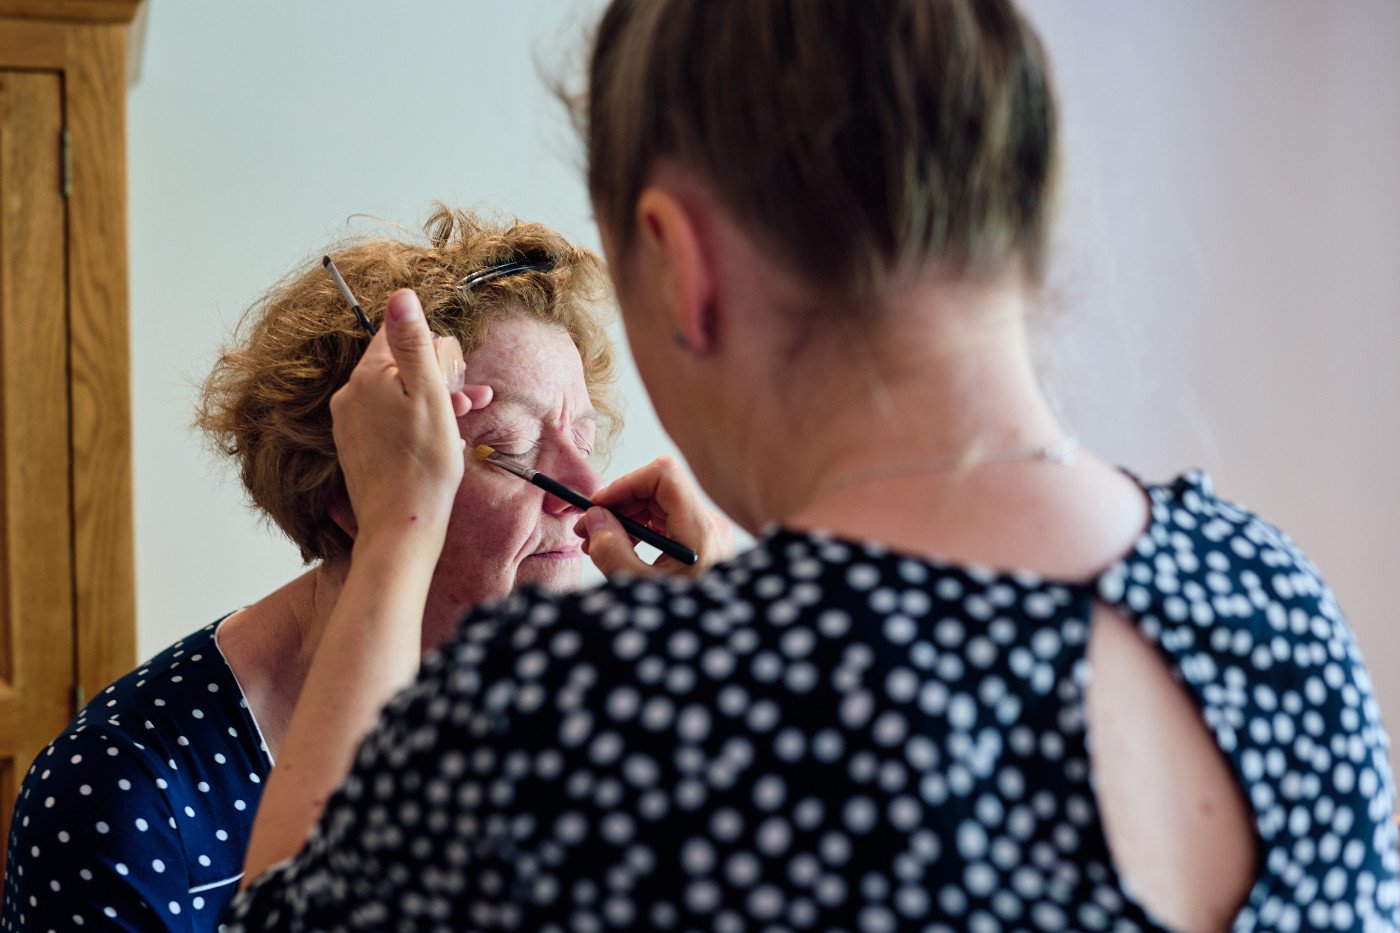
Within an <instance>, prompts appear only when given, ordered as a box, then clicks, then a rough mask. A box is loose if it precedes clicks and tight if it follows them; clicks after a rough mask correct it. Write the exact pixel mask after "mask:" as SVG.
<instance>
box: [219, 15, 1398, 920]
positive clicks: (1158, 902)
mask: <svg viewBox="0 0 1400 933" xmlns="http://www.w3.org/2000/svg"><path fill="white" fill-rule="evenodd" d="M579 107H580V115H581V123H582V125H583V127H584V133H585V140H586V145H587V154H588V185H589V190H590V193H591V195H592V198H593V204H594V207H595V212H596V215H597V217H598V221H599V225H600V228H601V232H602V237H603V242H604V244H605V247H606V252H607V255H608V259H609V262H610V270H611V274H612V276H613V279H614V282H615V284H616V288H617V294H618V298H619V302H620V304H621V307H622V310H623V321H624V323H625V325H626V330H627V335H628V340H629V343H630V344H631V347H632V351H633V354H634V356H635V358H636V361H637V366H638V369H639V370H640V372H641V375H642V378H643V380H644V382H645V384H646V387H647V390H648V392H649V394H650V396H651V399H652V401H653V403H654V404H655V407H656V411H657V413H658V414H659V416H660V418H661V421H662V423H663V424H664V425H665V427H666V429H667V430H668V431H669V432H670V434H671V436H672V437H673V438H674V439H675V441H676V443H677V445H678V446H679V447H680V449H681V450H682V451H683V453H684V455H685V457H686V459H687V460H688V461H689V463H690V465H691V466H692V467H693V469H694V472H695V474H696V476H697V477H698V478H699V480H700V482H701V484H702V486H703V487H704V488H705V490H706V491H707V492H708V493H709V494H710V495H711V496H712V497H713V499H714V500H715V501H716V502H717V503H718V504H719V505H720V506H721V507H722V508H723V509H724V510H725V511H726V512H727V513H728V514H729V515H730V516H731V517H732V518H733V519H734V520H735V521H737V522H738V523H739V524H741V525H742V526H744V527H745V528H747V529H749V530H750V531H752V532H754V533H755V534H757V535H761V538H760V540H759V542H758V544H757V545H756V547H755V548H754V549H753V550H752V551H750V552H748V553H746V554H743V555H741V556H739V557H737V558H735V559H733V560H731V561H728V562H725V563H722V564H720V565H719V566H717V567H715V568H714V569H713V570H711V571H710V573H709V574H708V575H707V576H705V577H702V578H700V579H698V580H694V581H691V580H680V579H667V578H660V579H657V578H649V577H647V576H646V573H647V570H648V568H646V567H645V566H643V565H641V564H640V563H638V562H635V561H634V559H633V558H632V557H631V556H629V554H628V549H627V548H625V547H624V546H622V545H624V544H625V541H624V540H623V538H622V536H621V535H620V532H619V530H618V529H617V527H616V526H615V525H614V524H613V523H612V522H611V521H610V520H609V517H608V516H607V515H606V514H605V513H602V512H600V511H596V510H590V511H589V513H588V514H587V516H586V519H585V526H586V527H585V530H586V533H587V537H588V541H589V552H590V555H591V556H592V557H593V558H594V559H595V560H596V561H598V562H599V563H602V564H605V565H606V566H609V567H610V569H617V568H619V567H623V566H626V567H627V568H629V569H630V570H632V571H633V572H635V573H637V574H639V575H641V577H640V578H639V579H634V580H632V581H630V582H628V581H625V580H619V581H615V582H610V583H609V584H607V585H605V586H603V587H601V588H599V589H597V590H593V591H590V592H581V593H577V594H572V595H563V596H560V595H551V594H547V593H529V594H520V595H517V596H515V597H513V598H511V599H509V600H507V601H506V602H505V603H503V604H502V605H499V606H496V607H492V608H488V609H485V610H483V611H479V612H476V613H474V614H472V615H471V616H470V617H469V618H468V620H467V623H466V624H465V626H464V628H463V630H462V632H461V634H460V635H459V636H457V637H455V638H454V639H452V640H451V641H450V642H449V643H448V644H447V645H446V646H445V648H444V650H443V651H442V652H441V653H439V654H438V655H436V656H434V658H433V659H432V660H431V661H430V662H428V663H427V664H425V666H424V669H423V671H422V673H421V675H420V676H419V677H418V679H417V681H416V682H415V683H414V684H413V686H412V687H411V688H409V689H408V690H407V691H406V692H405V693H403V694H401V695H400V696H399V697H397V698H396V699H395V700H394V701H393V702H392V703H391V704H390V705H389V706H388V707H387V709H386V710H385V711H384V713H383V714H382V716H381V717H380V719H379V721H378V724H377V726H376V727H375V728H374V729H373V731H372V732H371V733H370V734H369V736H368V738H367V739H366V740H365V741H364V742H363V744H361V745H359V750H358V753H355V754H354V755H353V766H352V767H349V774H348V778H347V779H346V780H345V781H344V783H343V785H342V786H341V787H340V789H339V790H338V791H337V792H336V793H335V795H334V796H333V797H332V798H331V799H330V801H329V803H328V804H327V805H326V807H325V809H324V814H321V815H320V819H319V823H317V824H316V826H315V829H314V832H313V833H312V834H311V835H310V838H309V841H308V839H307V836H306V830H307V828H308V827H309V826H310V825H311V823H312V822H313V820H314V817H315V816H316V815H317V812H315V811H313V812H308V813H306V814H304V819H303V820H301V821H293V820H292V816H293V814H292V813H291V812H290V811H289V810H287V809H286V808H284V807H278V808H277V809H276V810H274V811H271V816H270V818H269V819H264V818H263V816H262V815H260V816H259V819H258V822H257V827H256V831H255V840H254V845H253V850H252V852H250V856H249V865H248V873H249V877H248V879H246V880H245V883H247V882H248V881H251V882H252V887H251V888H250V889H249V890H247V891H245V892H243V893H242V894H240V895H239V897H238V898H237V899H236V900H235V902H234V907H233V909H232V910H231V911H230V914H229V917H230V918H231V920H232V923H231V928H232V929H239V930H242V929H278V930H310V929H350V930H370V929H376V930H383V929H393V930H418V929H423V930H426V929H478V930H479V929H528V930H540V931H554V930H601V929H605V928H645V929H672V928H676V929H714V930H744V929H757V928H765V929H768V928H771V929H806V928H819V929H846V930H855V929H860V930H865V931H880V930H895V929H905V928H922V929H929V930H1001V929H1017V930H1040V931H1051V930H1078V931H1090V930H1110V929H1111V930H1117V931H1123V930H1166V929H1171V930H1177V931H1202V933H1204V931H1219V930H1225V929H1233V930H1285V929H1288V930H1305V929H1306V930H1322V929H1345V930H1362V929H1365V930H1384V931H1393V930H1395V929H1396V908H1397V902H1398V901H1400V887H1397V880H1396V868H1397V851H1396V831H1395V824H1394V822H1393V813H1394V809H1395V806H1394V805H1395V793H1394V784H1393V780H1392V775H1391V772H1390V767H1389V764H1388V758H1387V749H1388V741H1387V739H1386V735H1385V732H1384V730H1383V728H1382V726H1381V723H1380V722H1379V720H1378V713H1377V706H1376V702H1375V698H1374V697H1373V695H1372V692H1371V686H1370V684H1371V681H1370V678H1369V677H1368V675H1367V673H1366V671H1365V669H1364V667H1363V664H1362V661H1361V658H1360V655H1359V653H1358V651H1357V647H1356V644H1355V641H1354V640H1353V637H1352V634H1351V632H1350V630H1349V628H1348V626H1347V623H1346V621H1345V619H1344V618H1343V617H1342V614H1341V612H1340V610H1339V608H1338V605H1337V601H1336V599H1335V598H1334V597H1333V594H1332V593H1331V592H1330V591H1329V590H1328V588H1327V587H1326V586H1325V585H1324V583H1323V582H1322V580H1321V579H1320V578H1319V576H1318V573H1317V570H1316V569H1315V568H1314V567H1313V565H1312V564H1311V563H1310V562H1309V561H1308V559H1307V558H1306V557H1305V556H1304V555H1303V554H1302V553H1301V552H1300V551H1299V550H1298V548H1297V547H1296V545H1294V544H1293V543H1292V542H1291V541H1290V540H1289V539H1288V538H1287V537H1285V536H1284V535H1283V534H1282V533H1281V532H1279V531H1278V530H1277V529H1275V528H1274V527H1272V526H1271V525H1269V524H1268V523H1267V522H1265V521H1264V520H1263V519H1261V518H1259V517H1257V516H1255V515H1253V514H1251V513H1250V512H1249V511H1247V510H1245V509H1243V508H1241V507H1239V506H1236V505H1233V504H1231V503H1230V502H1229V501H1227V500H1225V499H1222V498H1219V497H1217V495H1216V493H1215V492H1214V491H1213V490H1212V487H1211V484H1210V482H1209V480H1208V479H1207V478H1206V477H1204V476H1202V475H1200V474H1197V473H1191V474H1187V475H1184V476H1181V477H1179V478H1177V479H1175V480H1172V481H1170V482H1167V483H1165V484H1160V485H1159V484H1154V483H1147V482H1144V481H1140V480H1138V479H1137V478H1135V477H1134V476H1132V475H1131V474H1129V473H1125V472H1123V471H1121V470H1119V469H1118V468H1116V467H1115V466H1114V465H1112V464H1110V463H1106V462H1104V461H1103V460H1101V459H1100V458H1099V457H1097V456H1095V455H1094V454H1093V453H1092V452H1091V451H1088V450H1083V449H1078V447H1077V445H1076V443H1075V440H1074V437H1073V435H1072V434H1071V433H1070V431H1069V430H1068V429H1067V427H1066V426H1065V425H1064V424H1062V423H1061V422H1060V421H1059V420H1058V419H1057V418H1056V417H1055V415H1054V413H1053V410H1052V408H1051V406H1050V405H1049V404H1047V401H1046V399H1045V397H1044V396H1043V395H1042V392H1041V390H1040V388H1039V386H1038V384H1037V380H1036V379H1035V376H1034V374H1033V372H1032V366H1031V353H1030V347H1029V346H1028V341H1029V338H1028V336H1027V328H1026V320H1027V317H1028V315H1029V314H1030V313H1031V309H1032V308H1033V307H1034V305H1035V302H1036V294H1037V288H1038V286H1039V284H1040V282H1041V279H1042V274H1043V271H1044V268H1045V264H1046V241H1047V237H1048V234H1047V231H1048V229H1049V227H1050V224H1051V220H1052V207H1053V204H1054V183H1055V177H1056V162H1057V159H1058V157H1059V142H1058V116H1057V109H1056V102H1055V98H1054V94H1053V92H1052V87H1051V78H1050V75H1049V72H1048V66H1047V62H1046V58H1045V54H1044V52H1043V49H1042V46H1041V43H1040V42H1039V40H1038V39H1037V37H1036V35H1035V33H1034V32H1033V30H1032V28H1031V26H1030V25H1029V23H1028V22H1027V21H1026V20H1025V19H1024V18H1023V16H1022V15H1021V14H1020V12H1019V11H1018V10H1017V9H1016V7H1015V6H1014V5H1012V4H1011V3H1010V2H1007V0H913V2H910V0H868V2H863V3H831V2H809V0H767V2H762V3H756V2H749V0H704V2H701V0H647V2H637V0H614V2H613V3H611V5H610V6H609V7H608V9H607V11H606V12H605V13H604V15H603V18H602V21H601V23H600V26H599V29H598V32H597V35H596V40H595V45H594V47H593V53H592V58H591V65H590V70H589V75H588V86H587V89H586V91H585V93H584V94H583V95H582V99H581V100H580V101H579ZM391 308H392V309H393V311H392V312H391V326H390V328H389V330H388V332H387V333H386V334H385V335H383V337H382V338H381V339H379V340H378V341H377V342H376V345H375V346H373V347H372V348H371V350H370V352H369V354H368V355H367V356H366V358H365V360H364V362H362V363H361V365H360V367H359V369H358V370H357V371H356V373H355V375H354V376H353V377H352V379H351V380H350V383H349V385H348V386H347V387H346V389H344V390H343V391H342V392H341V393H340V394H339V395H338V396H337V402H336V408H335V436H336V441H337V444H338V446H339V449H340V451H341V458H342V462H343V463H344V465H345V468H346V471H347V479H348V483H349V488H350V495H351V499H352V501H353V502H354V503H355V506H356V513H357V515H358V516H359V517H360V536H359V537H358V538H357V540H356V542H355V562H354V566H353V569H352V572H351V578H352V580H354V581H355V583H356V585H357V586H359V587H362V588H363V589H362V590H361V592H363V593H366V594H368V593H371V592H380V591H386V590H390V589H392V591H393V592H395V593H396V594H398V595H399V596H401V597H402V598H403V601H402V603H398V602H394V603H393V604H392V605H391V604H390V601H389V600H387V599H381V600H374V599H370V598H369V597H368V596H365V597H363V599H364V602H363V603H362V604H358V605H355V606H354V610H353V611H351V610H350V609H349V608H348V604H347V603H346V602H345V601H342V604H341V607H340V608H338V609H337V617H335V618H333V619H332V621H331V624H330V625H329V626H328V629H327V634H326V636H325V638H324V639H323V642H322V647H321V653H320V654H318V656H317V658H316V660H315V662H314V666H313V670H312V673H311V678H310V680H309V681H308V685H307V688H306V690H305V693H304V696H303V700H302V704H301V705H300V706H299V707H298V709H297V711H296V714H295V717H294V723H293V729H294V730H295V729H296V728H297V726H298V725H304V726H307V725H309V724H317V723H324V724H325V730H324V731H323V732H322V733H321V735H320V738H321V739H322V741H321V742H320V743H319V744H318V746H317V748H316V749H314V750H313V751H314V754H311V753H309V754H307V755H304V756H301V757H299V758H298V759H296V767H294V768H291V767H289V768H288V769H287V770H286V771H285V772H284V771H283V767H284V765H283V762H279V764H278V767H277V768H276V769H274V771H273V774H272V782H271V786H270V787H269V790H268V792H267V795H266V796H265V798H264V806H265V807H269V806H270V803H271V801H272V800H273V799H274V797H275V796H280V795H282V794H284V793H295V789H296V787H297V786H298V785H299V784H304V783H306V782H308V781H317V780H322V779H323V777H324V771H325V770H331V771H334V770H336V769H337V768H342V767H345V766H346V765H347V764H349V763H350V762H351V757H352V753H351V751H350V750H349V748H345V749H344V750H343V751H339V752H332V751H331V750H330V746H331V745H332V741H331V739H330V737H328V736H327V735H326V734H325V732H326V731H329V729H330V728H332V727H333V728H335V729H339V730H341V732H342V735H343V736H349V737H351V740H350V741H348V742H347V743H346V744H347V745H349V746H353V745H354V744H355V743H354V741H353V737H355V736H357V735H358V734H359V732H360V730H361V729H362V728H363V727H364V725H365V723H363V722H361V721H359V720H356V719H354V718H353V717H351V716H348V715H345V716H337V711H336V708H335V706H334V703H333V700H334V698H335V693H336V683H337V678H336V677H335V676H334V675H333V673H334V671H335V670H345V669H354V668H355V667H356V666H358V665H364V664H373V663H374V658H373V657H372V656H366V655H364V654H363V653H362V652H363V647H362V646H364V645H365V643H366V639H365V638H364V637H363V636H362V634H361V633H362V631H363V630H364V627H365V626H374V625H379V624H382V621H381V620H387V619H392V618H394V617H395V616H396V615H397V614H402V615H404V616H406V617H407V616H412V615H414V614H415V613H417V612H419V611H421V606H422V602H423V598H424V593H425V592H426V585H425V583H424V581H423V579H422V578H423V576H424V571H423V568H425V567H427V566H430V565H431V563H432V560H433V558H434V555H435V554H436V553H437V550H438V548H439V546H440V544H441V542H442V540H443V537H444V535H445V531H446V528H447V521H448V515H449V504H450V501H451V491H452V490H453V489H455V488H456V485H457V478H458V475H459V473H460V471H461V470H463V468H464V467H463V464H462V458H461V457H460V456H459V451H458V449H457V447H458V438H457V436H456V434H455V433H454V432H453V431H451V430H450V425H449V424H447V420H448V419H447V417H446V414H445V413H446V411H447V407H448V397H447V394H446V392H445V391H444V390H443V388H442V386H441V379H440V376H439V375H438V374H437V372H436V371H435V368H434V366H433V364H432V361H431V358H430V355H429V354H428V353H427V351H426V346H427V330H426V328H425V326H424V323H423V320H422V317H421V316H420V315H419V313H418V311H417V308H418V304H417V302H416V301H415V299H414V298H413V296H412V295H409V294H405V293H399V294H397V295H395V296H394V297H393V298H392V299H391ZM393 315H397V316H393ZM465 469H466V470H467V471H468V472H470V471H472V470H481V469H486V467H485V466H483V465H481V464H479V463H469V464H467V465H466V467H465ZM598 498H600V499H604V500H612V499H614V498H626V499H630V500H632V502H633V505H635V504H636V503H637V502H645V503H646V504H647V505H648V507H649V508H650V509H651V510H652V514H653V517H654V518H655V519H656V521H657V522H658V524H661V525H664V526H666V528H667V529H668V530H675V528H674V527H673V526H675V525H679V524H681V523H683V522H685V521H687V515H686V510H687V509H688V508H689V507H690V505H689V503H688V501H687V500H686V499H685V498H684V497H683V496H681V495H680V494H679V493H678V492H677V491H676V489H675V487H674V486H673V485H672V482H671V478H670V476H669V475H668V474H667V473H666V472H664V471H662V470H659V469H658V470H653V471H651V473H650V474H649V475H645V476H641V477H632V478H631V479H629V480H628V481H627V482H625V483H620V484H617V485H615V486H614V487H613V488H611V489H608V490H604V491H603V492H602V493H601V494H600V495H599V497H598ZM675 537H677V538H679V539H680V540H682V541H685V540H686V536H685V535H684V534H679V533H678V534H676V535H675ZM362 548H363V559H362ZM701 550H702V552H703V548H701ZM348 585H349V584H347V586H348ZM410 597H411V598H410ZM342 610H344V616H343V618H341V617H340V613H341V611H342ZM332 646H334V647H335V654H334V655H331V656H329V657H330V658H331V660H330V662H329V663H328V665H327V667H326V669H325V670H324V671H323V670H322V667H321V666H322V658H323V656H328V655H327V652H328V651H329V650H330V649H331V647H332ZM323 674H324V675H325V676H323ZM1090 739H1092V742H1091V741H1090ZM291 760H292V759H291V755H290V752H288V753H287V754H286V755H285V756H284V761H286V762H290V761H291ZM317 810H319V808H317ZM259 843H261V844H259ZM284 859H289V860H288V861H286V862H284V863H282V864H278V863H279V862H282V860H284ZM254 879H256V880H254Z"/></svg>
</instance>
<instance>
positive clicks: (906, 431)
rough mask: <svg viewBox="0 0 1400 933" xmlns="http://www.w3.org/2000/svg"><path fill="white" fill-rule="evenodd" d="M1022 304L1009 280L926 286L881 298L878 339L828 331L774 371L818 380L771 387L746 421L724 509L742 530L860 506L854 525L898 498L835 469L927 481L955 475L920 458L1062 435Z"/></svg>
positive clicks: (833, 518)
mask: <svg viewBox="0 0 1400 933" xmlns="http://www.w3.org/2000/svg"><path fill="white" fill-rule="evenodd" d="M1025 311H1026V308H1025V297H1024V294H1023V293H1022V292H1021V291H1020V290H1019V289H1010V288H995V287H977V286H968V285H957V286H933V287H929V288H926V289H921V290H917V291H914V292H911V293H910V294H908V295H906V296H904V297H903V299H902V300H901V301H899V302H897V303H893V304H892V305H891V306H890V307H887V308H886V309H885V310H884V311H883V314H882V316H883V318H884V320H885V321H887V322H888V323H887V324H886V325H884V326H883V327H882V330H881V335H880V336H878V337H876V338H873V339H872V338H870V337H868V336H867V337H864V338H863V339H862V340H860V341H855V340H846V341H830V342H829V343H828V345H827V346H826V347H818V348H814V349H813V350H812V353H813V354H814V355H820V357H821V359H820V361H813V362H814V363H815V365H812V364H809V363H808V361H805V360H804V361H803V362H802V364H801V366H800V368H799V367H798V366H794V365H791V364H789V365H787V366H784V367H781V368H777V369H775V370H774V371H777V372H783V373H785V374H791V373H793V372H797V371H802V372H810V373H819V374H820V378H815V379H808V380H806V381H805V382H803V383H802V384H801V385H787V386H784V387H781V388H778V389H775V392H774V393H773V394H774V397H775V403H774V406H773V409H772V411H771V413H770V414H769V416H768V417H766V418H759V419H755V421H754V426H755V427H756V428H757V430H754V431H751V432H750V435H749V444H748V447H749V456H748V457H747V458H746V459H745V461H744V462H746V463H749V464H757V465H758V467H757V469H756V470H755V471H754V472H752V473H750V474H749V476H748V480H749V482H748V486H747V489H745V490H744V491H743V492H742V494H741V499H742V505H741V507H740V508H739V509H737V510H736V511H737V512H738V513H739V514H738V516H736V517H739V518H740V521H741V523H742V524H744V525H745V526H746V527H748V528H749V529H750V530H751V531H752V530H756V529H758V528H761V527H762V526H764V525H766V524H768V523H771V522H783V523H787V524H795V525H809V526H811V525H814V524H821V525H823V526H824V527H827V528H830V529H831V530H833V531H840V530H842V528H841V527H840V526H841V525H842V523H843V518H844V515H845V514H846V511H847V509H848V507H854V506H855V504H856V503H859V508H860V516H861V522H862V523H863V524H868V523H870V522H876V523H878V522H879V521H880V520H881V518H882V516H881V515H880V514H878V513H879V510H881V509H887V510H890V511H891V512H892V513H896V512H900V511H903V510H905V509H906V508H907V504H906V502H905V500H904V499H903V498H902V497H895V496H878V495H876V496H872V495H871V493H872V492H873V490H871V489H870V488H859V489H857V488H854V487H842V486H841V485H840V480H841V479H842V478H843V476H849V475H851V474H853V473H856V472H859V471H863V470H869V469H870V468H872V467H878V468H884V467H896V468H897V467H901V466H908V467H909V468H910V469H909V471H908V472H907V473H898V472H896V474H894V475H892V476H891V477H890V479H888V480H875V481H874V482H873V484H874V485H880V484H881V483H898V484H900V485H901V486H902V487H904V488H908V487H909V486H910V485H911V484H912V485H915V486H921V487H925V488H927V487H933V486H937V485H939V484H943V483H947V482H948V481H949V480H950V479H952V478H954V474H955V472H956V471H950V470H947V469H946V468H945V467H942V466H940V467H939V468H937V469H935V468H932V467H930V468H928V469H927V470H926V471H925V472H923V473H920V471H919V465H920V464H935V463H938V464H947V463H948V462H949V461H957V460H965V461H966V462H968V463H971V464H975V463H976V462H977V460H978V458H979V456H988V455H995V454H997V453H1002V452H1006V451H1013V450H1021V449H1025V448H1029V447H1034V446H1039V445H1045V444H1051V443H1054V442H1056V441H1059V440H1061V439H1062V438H1063V437H1064V436H1065V432H1064V430H1063V428H1062V427H1061V426H1060V424H1059V422H1058V420H1057V419H1056V418H1055V416H1054V414H1053V412H1052V411H1051V409H1050V406H1049V404H1048V403H1047V401H1046V399H1045V397H1044V394H1043V393H1042V391H1041V389H1040V386H1039V385H1038V383H1037V381H1036V378H1035V374H1034V370H1033V368H1032V366H1031V362H1030V359H1029V353H1028V350H1027V346H1026V337H1025V329H1024V320H1025ZM759 450H762V451H764V454H763V455H762V456H759V455H756V452H757V451H759ZM863 485H866V486H868V485H870V484H863ZM872 508H873V509H874V512H872Z"/></svg>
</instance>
